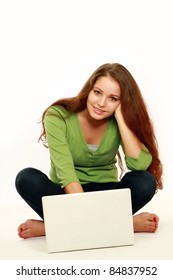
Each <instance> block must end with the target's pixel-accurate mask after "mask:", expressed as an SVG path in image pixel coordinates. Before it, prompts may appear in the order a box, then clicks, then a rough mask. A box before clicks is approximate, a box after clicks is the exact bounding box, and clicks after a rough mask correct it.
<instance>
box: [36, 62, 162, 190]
mask: <svg viewBox="0 0 173 280" xmlns="http://www.w3.org/2000/svg"><path fill="white" fill-rule="evenodd" d="M107 76H108V77H111V78H112V79H114V80H115V81H117V82H118V83H119V86H120V89H121V108H122V114H123V116H124V120H125V122H126V124H127V126H128V127H129V128H130V129H131V130H132V131H133V133H134V134H135V135H136V136H137V137H138V139H139V140H140V141H141V142H142V143H143V144H144V145H145V146H146V147H147V148H148V150H149V151H150V153H151V155H152V163H151V165H150V166H149V167H148V171H149V172H150V173H152V174H153V175H154V177H155V179H156V181H157V187H158V188H159V189H162V188H163V186H162V164H161V161H160V159H159V152H158V144H157V140H156V137H155V134H154V128H153V124H152V121H151V119H150V117H149V114H148V111H147V108H146V105H145V102H144V99H143V97H142V94H141V91H140V89H139V87H138V85H137V83H136V81H135V79H134V78H133V76H132V75H131V74H130V72H129V71H128V70H127V69H126V68H125V67H124V66H123V65H121V64H119V63H107V64H104V65H102V66H100V67H99V68H98V69H96V70H95V71H94V73H93V74H92V75H91V76H90V78H89V79H88V80H87V82H86V83H85V84H84V86H83V88H82V89H81V91H80V92H79V94H78V95H77V96H75V97H71V98H63V99H60V100H57V101H56V102H54V103H53V104H51V105H50V106H49V107H51V106H57V105H61V106H63V107H64V108H65V109H66V110H67V111H69V112H70V113H74V112H80V111H82V110H84V109H85V108H86V104H87V98H88V95H89V93H90V91H91V90H92V88H93V86H94V84H95V82H96V80H97V79H98V78H99V77H107ZM49 107H48V108H49ZM48 108H47V109H48ZM47 109H46V110H45V111H44V113H43V115H42V126H43V130H42V133H41V135H40V138H39V140H43V141H44V140H45V139H46V132H45V127H44V116H45V113H46V111H47Z"/></svg>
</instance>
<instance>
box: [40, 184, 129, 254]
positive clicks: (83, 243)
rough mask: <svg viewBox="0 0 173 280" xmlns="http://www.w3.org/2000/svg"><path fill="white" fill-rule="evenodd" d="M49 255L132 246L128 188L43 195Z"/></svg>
mask: <svg viewBox="0 0 173 280" xmlns="http://www.w3.org/2000/svg"><path fill="white" fill-rule="evenodd" d="M42 203H43V211H44V221H45V230H46V241H47V249H48V252H49V253H51V252H63V251H72V250H82V249H94V248H104V247H113V246H125V245H132V244H133V243H134V233H133V220H132V207H131V195H130V189H121V190H107V191H96V192H87V193H86V192H85V193H75V194H64V195H53V196H44V197H43V198H42Z"/></svg>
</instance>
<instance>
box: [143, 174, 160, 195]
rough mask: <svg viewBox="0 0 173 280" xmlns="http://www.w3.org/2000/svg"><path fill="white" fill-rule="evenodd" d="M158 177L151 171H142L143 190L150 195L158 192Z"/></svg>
mask: <svg viewBox="0 0 173 280" xmlns="http://www.w3.org/2000/svg"><path fill="white" fill-rule="evenodd" d="M156 187H157V184H156V179H155V178H154V176H153V175H152V174H151V173H150V172H149V171H143V172H142V173H141V185H140V188H141V191H142V190H143V191H144V192H145V193H146V194H148V196H151V197H152V196H153V195H154V194H155V192H156Z"/></svg>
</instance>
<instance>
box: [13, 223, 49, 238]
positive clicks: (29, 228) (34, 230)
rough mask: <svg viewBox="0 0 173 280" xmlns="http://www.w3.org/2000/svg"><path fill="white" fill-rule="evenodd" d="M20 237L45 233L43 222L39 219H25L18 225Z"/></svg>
mask: <svg viewBox="0 0 173 280" xmlns="http://www.w3.org/2000/svg"><path fill="white" fill-rule="evenodd" d="M18 235H19V237H21V238H30V237H36V236H43V235H45V228H44V222H43V221H41V220H27V221H26V222H24V223H23V224H21V225H20V226H19V227H18Z"/></svg>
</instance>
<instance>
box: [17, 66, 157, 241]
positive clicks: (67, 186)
mask: <svg viewBox="0 0 173 280" xmlns="http://www.w3.org/2000/svg"><path fill="white" fill-rule="evenodd" d="M42 125H43V131H42V133H41V136H40V138H39V140H42V141H43V143H44V145H47V146H48V148H49V153H50V159H51V167H50V178H48V177H47V176H46V175H45V174H44V173H42V172H41V171H39V170H37V169H34V168H25V169H23V170H21V171H20V172H19V173H18V175H17V177H16V188H17V191H18V192H19V194H20V195H21V196H22V198H23V199H25V201H26V202H27V203H28V204H29V205H30V206H31V207H32V208H33V209H34V211H36V212H37V213H38V215H39V216H40V217H41V218H42V219H43V209H42V203H41V200H42V197H43V196H46V195H58V194H59V195H61V194H68V193H76V192H89V191H102V190H110V189H119V188H130V189H131V199H132V209H133V214H135V213H136V212H137V211H138V210H139V209H141V208H142V207H143V206H144V205H145V204H147V203H148V202H149V201H150V200H151V199H152V197H153V195H154V194H155V192H156V189H157V188H160V189H161V188H162V164H161V162H160V159H159V153H158V149H157V142H156V138H155V135H154V130H153V126H152V123H151V121H150V117H149V115H148V112H147V109H146V106H145V103H144V100H143V97H142V95H141V92H140V90H139V88H138V85H137V83H136V81H135V80H134V78H133V77H132V75H131V74H130V72H129V71H128V70H127V69H126V68H125V67H124V66H122V65H121V64H118V63H112V64H110V63H108V64H104V65H102V66H100V67H99V68H98V69H96V71H95V72H94V73H93V74H92V75H91V77H90V78H89V79H88V81H87V82H86V83H85V85H84V86H83V88H82V89H81V91H80V92H79V94H78V95H77V96H75V97H72V98H64V99H61V100H58V101H56V102H54V103H53V104H52V105H51V106H49V107H48V108H47V109H46V110H45V111H44V113H43V115H42ZM120 146H121V147H122V149H123V151H124V158H125V163H126V165H127V167H128V169H129V170H130V171H131V172H128V173H126V174H125V175H124V176H123V177H122V178H119V177H118V169H117V165H118V163H119V161H118V162H117V155H118V151H119V148H120ZM93 147H94V148H93ZM120 167H121V165H120ZM158 221H159V218H158V216H157V215H156V214H150V213H141V214H138V215H134V216H133V222H134V231H135V232H138V231H140V232H142V231H143V232H145V231H147V232H155V231H156V229H157V227H158ZM18 234H19V236H20V237H22V238H29V237H33V236H40V235H44V234H45V230H44V220H41V221H40V220H27V221H26V222H25V223H23V224H21V225H20V226H19V228H18Z"/></svg>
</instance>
